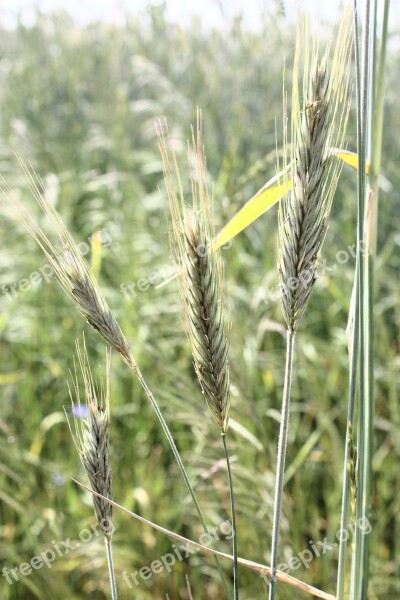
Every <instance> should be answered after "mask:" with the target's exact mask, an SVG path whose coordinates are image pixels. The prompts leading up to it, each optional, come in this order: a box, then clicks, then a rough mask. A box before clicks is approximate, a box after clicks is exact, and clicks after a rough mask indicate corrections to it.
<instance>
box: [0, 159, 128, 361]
mask: <svg viewBox="0 0 400 600" xmlns="http://www.w3.org/2000/svg"><path fill="white" fill-rule="evenodd" d="M19 162H20V164H21V167H22V169H23V170H24V173H25V175H26V177H27V179H28V182H29V187H30V190H31V192H32V195H33V196H34V198H35V200H36V201H37V203H38V204H39V206H40V207H41V209H42V210H43V212H44V213H45V215H46V216H47V217H48V219H49V221H50V223H51V225H52V227H53V231H54V234H55V237H56V239H57V240H58V243H59V245H60V247H61V250H60V251H57V250H56V248H55V246H54V244H53V243H52V242H51V241H50V240H49V239H48V237H47V236H46V234H45V233H44V231H43V230H42V229H41V228H40V227H39V226H38V225H37V224H36V222H35V220H34V218H33V217H32V215H31V214H30V212H29V211H28V210H27V209H26V207H25V206H24V205H23V204H22V202H20V200H19V199H18V198H17V197H16V196H15V195H14V194H13V192H12V190H11V189H10V187H9V186H8V184H7V183H6V182H5V181H4V180H1V181H0V188H1V191H2V197H1V199H0V201H1V202H2V203H3V204H5V203H7V204H8V205H11V206H12V208H13V210H14V211H16V213H17V217H18V219H19V220H20V221H21V223H22V224H23V225H24V227H25V228H26V230H27V231H28V233H29V234H30V235H31V236H32V237H33V239H34V240H35V241H36V242H37V244H38V245H39V246H40V248H41V249H42V250H43V252H44V254H45V256H46V258H47V260H48V261H49V263H50V265H51V267H52V268H53V270H54V273H55V275H56V277H57V280H58V282H59V284H60V285H61V287H62V289H63V290H64V291H65V293H66V294H67V296H68V297H69V298H70V299H71V300H72V302H73V303H74V304H75V306H76V307H77V308H78V310H79V312H80V313H81V314H82V316H83V317H84V319H85V320H86V321H87V322H88V323H89V324H90V325H91V326H92V327H93V328H94V329H96V331H98V332H99V333H100V335H102V336H103V338H104V339H105V341H106V342H107V343H108V344H110V346H112V348H114V349H115V350H116V351H117V352H118V353H119V354H120V355H121V357H122V359H123V360H124V361H125V362H126V363H127V365H128V366H129V367H130V368H131V369H132V370H133V371H134V372H136V370H137V367H136V364H135V361H134V358H133V356H132V351H131V349H130V346H129V344H128V342H127V340H126V339H125V336H124V334H123V333H122V331H121V328H120V326H119V325H118V323H117V320H116V319H115V317H114V315H113V314H112V312H111V310H110V308H109V306H108V304H107V302H106V300H105V299H104V297H103V295H102V292H101V290H100V287H99V285H98V283H97V281H96V278H95V276H94V274H93V271H92V269H91V267H90V265H89V263H88V262H87V261H86V259H85V258H84V257H83V256H82V253H81V252H80V250H79V247H78V245H77V244H76V242H75V240H74V239H73V237H72V235H71V234H70V233H69V231H68V229H67V228H66V226H65V224H64V223H63V220H62V219H61V217H60V215H59V214H58V213H57V212H56V210H55V209H54V207H53V206H52V205H51V204H50V203H49V202H48V201H47V200H46V198H45V195H44V193H43V190H44V186H43V184H42V182H41V181H40V179H39V178H38V176H36V175H35V174H34V173H33V171H32V169H30V168H28V167H27V166H26V165H25V164H24V163H23V161H22V160H21V159H20V158H19Z"/></svg>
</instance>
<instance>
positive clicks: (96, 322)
mask: <svg viewBox="0 0 400 600" xmlns="http://www.w3.org/2000/svg"><path fill="white" fill-rule="evenodd" d="M17 158H18V161H19V163H20V166H21V168H22V170H23V171H24V173H25V175H26V177H27V180H28V182H29V188H30V191H31V193H32V195H33V196H34V198H35V200H36V202H37V203H38V205H39V206H40V207H41V209H42V210H43V212H44V213H45V215H46V216H47V217H48V219H49V221H50V223H51V224H52V225H53V228H54V231H55V234H56V236H57V238H58V241H59V243H60V244H61V248H62V252H61V253H60V254H59V253H58V252H57V251H56V249H55V247H54V245H53V243H52V242H51V241H50V240H49V239H48V237H47V236H46V235H45V233H44V231H43V230H42V229H41V228H40V227H39V226H38V225H37V224H36V222H35V219H34V218H33V216H32V215H31V213H30V212H29V211H28V210H27V209H26V208H25V206H24V205H23V204H22V202H21V201H20V200H19V199H18V198H17V196H16V195H15V194H14V193H13V191H12V189H11V188H10V186H9V185H8V183H7V182H6V181H5V180H4V178H2V177H1V176H0V192H1V194H0V203H1V204H2V205H4V206H6V207H10V208H11V210H12V211H14V212H15V213H16V216H17V218H18V219H19V221H20V222H21V223H22V225H23V226H24V227H25V229H26V230H27V231H28V233H29V234H30V235H31V236H32V237H33V239H34V240H35V241H36V242H37V244H38V245H39V247H40V248H41V249H42V251H43V252H44V254H45V256H46V258H47V260H48V261H49V263H50V265H51V266H52V267H53V269H54V273H55V275H56V278H57V280H58V282H59V284H60V285H61V287H62V289H63V290H64V291H65V293H66V295H67V296H68V297H69V298H70V299H71V300H72V302H73V303H74V304H75V306H76V307H77V308H78V310H79V312H80V313H81V314H82V316H83V317H84V319H85V320H86V321H87V322H88V323H89V324H90V325H91V326H92V327H93V328H94V329H95V330H96V331H98V332H99V333H100V334H101V335H102V337H103V338H104V339H105V341H106V342H107V343H108V344H110V346H111V347H112V348H114V349H115V350H116V351H117V352H118V353H119V355H120V356H121V357H122V359H123V360H124V362H125V363H126V364H127V365H128V367H129V368H130V369H131V371H132V372H133V373H134V374H135V375H136V377H137V378H138V381H139V383H140V385H141V386H142V388H143V390H144V392H145V394H146V396H147V398H148V400H149V402H150V404H151V406H152V408H153V410H154V412H155V413H156V416H157V418H158V420H159V422H160V425H161V427H162V429H163V431H164V433H165V436H166V438H167V440H168V443H169V445H170V447H171V450H172V453H173V455H174V458H175V460H176V462H177V464H178V467H179V470H180V472H181V475H182V477H183V479H184V481H185V484H186V486H187V489H188V491H189V494H190V496H191V498H192V501H193V504H194V506H195V508H196V512H197V514H198V516H199V519H200V522H201V524H202V527H203V529H204V531H205V533H208V528H207V525H206V522H205V520H204V516H203V513H202V510H201V507H200V505H199V502H198V500H197V497H196V494H195V492H194V489H193V486H192V484H191V482H190V479H189V477H188V475H187V473H186V469H185V466H184V464H183V462H182V459H181V456H180V454H179V451H178V449H177V447H176V444H175V441H174V438H173V437H172V434H171V432H170V430H169V427H168V425H167V423H166V421H165V419H164V416H163V414H162V412H161V410H160V408H159V406H158V403H157V401H156V399H155V397H154V395H153V393H152V391H151V390H150V388H149V386H148V385H147V383H146V380H145V379H144V377H143V375H142V373H141V371H140V369H139V367H138V365H137V364H136V362H135V360H134V358H133V355H132V351H131V348H130V346H129V344H128V342H127V340H126V338H125V336H124V334H123V333H122V330H121V328H120V326H119V325H118V323H117V320H116V318H115V317H114V315H113V313H112V312H111V310H110V308H109V306H108V304H107V302H106V300H105V299H104V297H103V295H102V293H101V290H100V287H99V285H98V283H97V281H96V278H95V276H94V274H93V271H92V269H91V267H90V265H89V264H88V263H87V261H86V260H85V259H84V257H83V256H82V254H81V252H80V250H79V247H78V245H77V244H76V242H75V241H74V239H73V237H72V236H71V234H70V233H69V231H68V229H67V228H66V226H65V225H64V223H63V221H62V219H61V216H60V215H59V214H58V213H57V212H56V211H55V209H54V207H53V206H52V205H51V204H50V203H49V202H48V201H47V199H46V197H45V190H44V186H43V184H42V182H41V180H40V178H39V177H38V176H37V175H36V174H35V173H34V171H33V169H32V167H30V166H29V165H28V166H27V165H26V164H25V163H24V162H23V160H22V159H21V158H20V157H18V156H17ZM215 563H216V566H217V569H218V571H219V574H220V577H221V580H222V583H223V585H224V589H225V591H226V595H227V597H228V598H230V597H231V595H230V593H229V590H228V588H227V584H226V581H225V577H224V574H223V572H222V568H221V565H220V563H219V559H218V558H217V557H215Z"/></svg>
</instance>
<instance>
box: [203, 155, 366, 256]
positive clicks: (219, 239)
mask: <svg viewBox="0 0 400 600" xmlns="http://www.w3.org/2000/svg"><path fill="white" fill-rule="evenodd" d="M332 152H333V153H334V154H335V156H337V158H339V159H340V160H341V161H342V162H343V163H344V164H345V165H348V166H349V167H351V168H352V169H354V170H355V171H357V169H358V156H357V154H356V153H354V152H350V151H349V150H341V149H336V148H335V149H333V150H332ZM369 169H370V166H369V162H368V161H366V163H365V173H366V175H368V174H369ZM283 175H284V172H283V171H281V172H280V173H278V175H275V177H272V179H270V180H269V181H267V183H266V184H265V185H263V187H262V188H261V189H260V190H258V192H257V193H256V194H254V196H253V197H252V198H250V200H248V201H247V202H246V204H245V205H244V206H242V208H241V209H240V210H239V212H237V213H236V215H235V216H233V217H232V219H231V220H230V221H229V222H228V223H227V224H226V225H225V227H224V228H223V229H221V231H220V232H219V233H218V235H217V236H216V237H215V239H214V241H213V244H212V246H211V248H212V250H217V249H218V248H220V247H221V246H223V244H226V243H227V242H229V241H230V240H232V239H233V238H234V237H236V236H237V235H238V234H239V233H241V232H242V231H243V230H244V229H246V227H248V226H249V225H251V224H252V223H254V221H256V220H257V219H258V217H261V215H263V214H264V213H265V212H267V210H269V209H270V208H272V207H273V206H274V205H275V204H276V203H277V202H279V200H281V198H283V196H285V194H287V193H288V192H290V189H291V187H292V182H291V181H290V180H289V181H281V182H280V181H279V178H280V177H282V176H283Z"/></svg>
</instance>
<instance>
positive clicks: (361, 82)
mask: <svg viewBox="0 0 400 600" xmlns="http://www.w3.org/2000/svg"><path fill="white" fill-rule="evenodd" d="M354 28H355V32H354V33H355V36H354V37H355V63H356V97H357V152H358V164H359V169H358V171H357V174H358V178H357V197H358V203H357V205H358V211H357V212H358V214H357V230H358V236H357V241H358V247H357V254H358V255H359V271H358V281H357V287H358V294H359V306H358V308H359V310H358V321H359V340H358V342H359V361H360V378H359V390H360V395H359V414H358V432H357V455H358V457H359V459H358V465H357V483H358V489H359V490H360V493H358V494H357V502H356V522H359V519H361V518H362V517H363V516H365V489H366V481H365V466H364V465H365V462H366V458H367V457H366V439H365V432H366V430H367V422H368V418H369V407H368V406H367V402H366V399H367V391H368V372H367V369H368V365H367V360H366V358H367V355H366V348H365V342H366V339H367V334H368V329H367V318H366V317H367V309H368V303H367V301H368V299H367V298H366V295H365V288H364V282H365V279H366V260H365V256H364V254H363V252H362V248H365V227H364V224H365V193H366V174H365V164H366V140H367V136H366V134H367V110H368V79H369V78H368V74H369V42H370V29H369V28H370V1H369V0H366V2H365V21H364V28H363V62H362V71H361V62H360V51H359V42H358V6H357V0H354ZM364 542H365V536H364V535H363V532H362V530H361V528H360V527H358V528H357V529H356V543H355V546H354V548H353V552H352V571H351V587H350V597H351V598H354V600H357V599H358V598H361V597H360V595H359V594H360V593H361V592H362V588H363V577H364V568H365V566H366V565H365V563H366V556H365V544H364Z"/></svg>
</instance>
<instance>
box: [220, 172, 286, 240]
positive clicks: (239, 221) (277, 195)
mask: <svg viewBox="0 0 400 600" xmlns="http://www.w3.org/2000/svg"><path fill="white" fill-rule="evenodd" d="M276 181H277V177H273V178H272V179H270V181H268V182H267V183H266V184H265V185H264V186H263V187H262V188H261V190H259V191H258V192H257V193H256V194H255V195H254V196H253V197H252V198H250V200H249V201H248V202H246V204H245V205H244V206H243V207H242V208H241V209H240V210H239V212H238V213H236V215H235V216H234V217H232V219H231V220H230V221H229V223H228V224H227V225H225V227H224V228H223V229H222V230H221V231H220V232H219V234H218V235H217V236H216V237H215V239H214V241H213V243H212V246H211V249H212V250H213V251H214V250H218V248H220V247H221V246H222V245H223V244H226V243H227V242H229V241H230V240H231V239H233V238H234V237H235V236H236V235H238V233H240V232H241V231H243V229H246V227H248V226H249V225H250V224H251V223H253V221H255V220H256V219H258V217H260V216H261V215H262V214H263V213H265V212H266V211H267V210H268V209H269V208H271V206H274V204H276V203H277V202H278V201H279V200H280V199H281V198H282V197H283V196H284V195H285V194H286V193H287V192H288V191H290V189H291V187H292V183H291V181H282V182H281V183H276Z"/></svg>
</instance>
